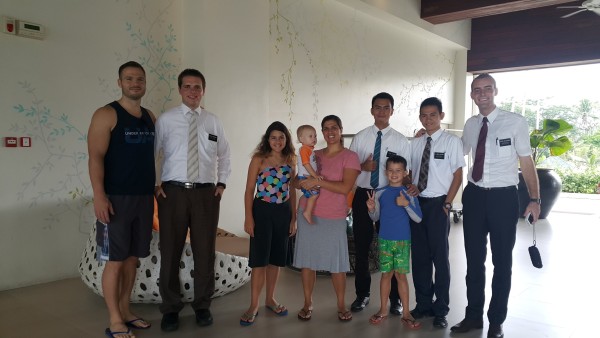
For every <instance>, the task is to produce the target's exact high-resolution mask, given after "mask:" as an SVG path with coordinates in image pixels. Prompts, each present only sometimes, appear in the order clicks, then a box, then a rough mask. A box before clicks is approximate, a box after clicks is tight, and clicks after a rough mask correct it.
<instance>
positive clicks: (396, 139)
mask: <svg viewBox="0 0 600 338" xmlns="http://www.w3.org/2000/svg"><path fill="white" fill-rule="evenodd" d="M378 131H379V128H377V127H376V126H375V125H372V126H369V127H367V128H365V129H363V130H361V131H359V132H358V134H356V135H355V136H354V138H353V139H352V143H351V144H350V150H352V151H354V152H355V153H357V154H358V160H359V161H360V163H361V164H362V163H363V162H365V161H366V160H367V158H369V155H373V150H375V141H376V140H377V132H378ZM381 133H382V135H381V154H380V156H379V165H378V169H379V187H385V186H386V185H387V184H388V180H387V176H386V175H385V162H386V160H387V158H388V157H389V156H392V155H399V156H402V157H404V158H405V159H406V162H407V166H408V168H406V170H410V143H409V142H408V139H407V138H406V137H404V135H402V134H400V133H399V132H398V131H396V130H395V129H394V128H392V127H390V126H388V127H387V128H385V129H382V130H381ZM356 186H357V187H361V188H365V189H372V188H371V172H370V171H361V172H360V174H359V175H358V178H357V179H356Z"/></svg>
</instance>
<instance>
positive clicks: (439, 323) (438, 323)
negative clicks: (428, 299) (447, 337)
mask: <svg viewBox="0 0 600 338" xmlns="http://www.w3.org/2000/svg"><path fill="white" fill-rule="evenodd" d="M433 326H434V327H439V328H440V329H445V328H447V327H448V321H447V320H446V317H445V316H435V318H433Z"/></svg>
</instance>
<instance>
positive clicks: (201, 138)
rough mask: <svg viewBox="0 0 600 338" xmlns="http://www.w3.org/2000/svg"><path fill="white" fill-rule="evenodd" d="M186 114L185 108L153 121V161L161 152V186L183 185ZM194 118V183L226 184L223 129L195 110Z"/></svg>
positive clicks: (226, 146) (215, 120)
mask: <svg viewBox="0 0 600 338" xmlns="http://www.w3.org/2000/svg"><path fill="white" fill-rule="evenodd" d="M189 111H190V108H188V107H187V106H186V105H185V104H181V105H179V106H177V107H174V108H172V109H170V110H168V111H166V112H164V113H162V114H161V115H160V116H159V117H158V119H157V120H156V141H155V144H154V149H155V154H156V156H157V157H156V158H159V157H158V156H159V154H160V153H161V152H162V154H163V158H162V172H161V175H160V179H161V181H162V182H166V181H179V182H187V181H188V179H187V153H188V129H189V115H187V113H188V112H189ZM195 113H197V114H198V119H197V123H198V155H199V162H200V163H199V167H200V168H199V169H200V170H199V171H200V172H199V178H198V182H194V183H217V182H220V183H227V179H228V178H229V175H230V174H231V161H230V153H229V143H228V142H227V139H226V138H225V133H224V131H223V126H222V125H221V122H220V121H219V119H218V118H217V116H215V115H214V114H212V113H210V112H208V111H206V110H204V109H202V108H198V109H196V112H195Z"/></svg>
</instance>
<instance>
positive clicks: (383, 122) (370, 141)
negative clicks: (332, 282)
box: [350, 92, 410, 315]
mask: <svg viewBox="0 0 600 338" xmlns="http://www.w3.org/2000/svg"><path fill="white" fill-rule="evenodd" d="M392 114H394V98H393V97H392V95H390V94H388V93H385V92H382V93H379V94H377V95H375V96H374V97H373V98H372V99H371V115H372V116H373V118H374V120H375V123H374V124H373V125H372V126H369V127H367V128H365V129H363V130H361V131H359V132H358V133H357V134H356V135H355V136H354V138H353V139H352V144H350V150H352V151H354V152H356V153H357V154H358V159H359V161H360V162H361V173H360V174H359V176H358V178H357V179H356V191H355V193H354V199H353V201H352V217H353V223H352V233H353V235H354V248H355V262H356V263H355V267H354V273H355V279H354V286H355V289H356V299H355V300H354V302H353V303H352V305H351V306H350V309H351V310H352V311H353V312H358V311H362V310H363V309H364V308H365V306H367V304H369V297H370V294H371V273H370V271H369V248H370V246H371V242H372V241H373V233H374V227H373V221H372V220H371V218H370V217H369V210H368V208H367V204H366V202H367V199H368V196H367V192H369V191H371V190H373V189H377V188H381V187H385V186H386V185H387V184H388V181H387V177H386V175H385V162H386V160H387V158H388V157H390V156H393V155H399V156H402V157H404V158H405V159H406V161H407V163H410V144H409V143H408V139H407V138H406V137H404V135H402V134H401V133H399V132H398V131H396V130H395V129H394V128H392V127H391V126H390V117H391V116H392ZM378 137H379V139H380V147H379V153H378V154H375V153H374V150H375V146H376V143H377V138H378ZM406 169H407V170H409V169H410V168H406ZM376 227H377V229H378V228H379V222H377V223H376ZM399 299H400V296H399V295H398V284H397V281H396V278H392V285H391V292H390V312H391V313H393V314H395V315H401V314H402V305H401V304H400V300H399ZM407 310H408V309H407Z"/></svg>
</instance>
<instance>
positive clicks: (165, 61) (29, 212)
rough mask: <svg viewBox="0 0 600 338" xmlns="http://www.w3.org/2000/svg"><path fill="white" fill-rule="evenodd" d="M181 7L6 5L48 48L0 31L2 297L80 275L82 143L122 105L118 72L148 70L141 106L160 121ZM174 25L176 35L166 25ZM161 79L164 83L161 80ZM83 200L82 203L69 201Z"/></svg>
mask: <svg viewBox="0 0 600 338" xmlns="http://www.w3.org/2000/svg"><path fill="white" fill-rule="evenodd" d="M180 7H181V3H180V2H179V1H173V0H171V1H164V0H144V1H143V2H142V1H140V0H131V1H102V2H99V1H92V0H85V1H72V0H51V1H45V0H20V1H10V0H0V11H1V13H0V15H8V16H13V17H16V18H19V19H23V20H27V21H32V22H35V23H39V24H42V25H44V26H45V27H46V29H47V37H46V39H45V40H43V41H38V40H33V39H27V38H22V37H16V36H11V35H7V34H4V33H1V32H0V46H1V47H0V60H2V62H1V63H0V78H2V81H0V111H1V114H2V120H3V123H2V124H1V125H0V137H6V136H30V137H32V144H33V146H32V147H31V148H4V147H0V172H1V173H2V175H0V187H2V189H0V290H2V289H7V288H14V287H18V286H22V285H28V284H35V283H40V282H44V281H50V280H56V279H60V278H64V277H71V276H74V275H76V271H77V270H76V269H77V265H78V264H79V258H80V256H81V252H82V250H83V247H84V244H85V241H86V240H87V238H88V232H89V229H90V226H91V224H92V221H93V218H92V217H93V215H92V208H91V206H90V205H86V203H85V199H89V198H90V197H91V196H92V191H91V188H90V184H89V178H88V172H87V143H86V142H87V141H86V134H87V128H88V126H89V122H90V118H91V115H92V113H93V112H94V111H95V110H96V109H97V108H98V107H100V106H102V105H105V104H106V103H108V102H110V101H112V100H115V99H118V98H119V97H120V90H119V88H118V87H117V77H118V75H117V68H118V67H119V66H120V65H121V64H123V63H124V62H126V61H128V60H136V61H139V62H140V63H142V64H143V65H144V67H145V68H146V72H147V77H148V90H147V94H146V97H145V98H144V101H143V105H144V106H146V107H148V108H150V109H151V110H153V111H154V112H157V113H158V112H160V111H162V110H163V109H164V105H165V104H167V103H168V100H169V99H172V98H173V93H175V94H176V93H177V91H175V92H173V91H172V90H173V89H174V87H176V83H175V82H174V81H173V79H172V77H173V75H175V76H176V74H177V72H178V71H179V68H180V49H181V47H180V42H179V41H177V40H174V41H168V40H169V39H168V38H167V36H168V35H169V34H171V33H172V34H173V35H174V36H177V35H178V34H179V31H180V27H179V25H180V24H179V22H180V21H181V20H180ZM170 25H171V26H172V32H171V30H170V28H169V26H170ZM163 76H164V77H165V80H161V79H160V78H161V77H163ZM73 191H80V192H81V194H82V196H83V197H84V198H80V197H77V198H75V199H73V198H72V197H71V192H73Z"/></svg>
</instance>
